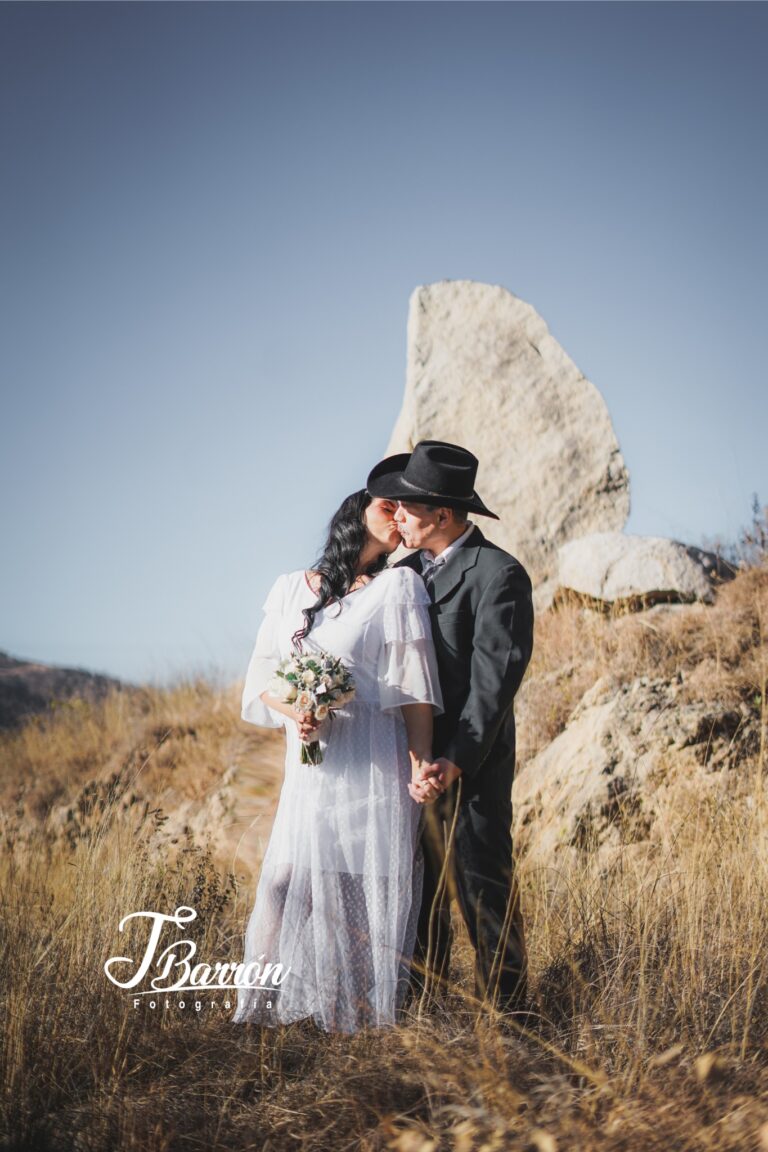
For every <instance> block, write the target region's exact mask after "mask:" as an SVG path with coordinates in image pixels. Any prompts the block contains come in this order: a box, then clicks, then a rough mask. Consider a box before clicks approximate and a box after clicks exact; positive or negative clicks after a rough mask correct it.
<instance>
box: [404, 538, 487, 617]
mask: <svg viewBox="0 0 768 1152" xmlns="http://www.w3.org/2000/svg"><path fill="white" fill-rule="evenodd" d="M484 539H485V537H484V536H483V534H482V532H481V531H480V529H479V528H478V527H477V525H475V527H474V531H472V532H470V534H469V536H468V537H467V539H466V540H465V542H464V543H463V544H462V545H461V547H460V548H459V550H458V552H456V554H455V555H453V556H451V557H450V559H449V560H448V563H447V564H445V565H443V566H442V567H440V568H438V569H437V572H436V573H435V578H434V580H433V581H432V592H433V596H432V602H433V603H434V604H437V603H438V601H439V600H444V599H445V597H446V596H448V595H449V594H450V593H451V592H453V590H454V588H455V587H456V585H457V584H460V583H461V581H462V580H463V579H464V573H465V572H467V571H468V570H469V569H470V568H473V567H474V566H475V564H476V563H477V557H478V554H479V552H480V547H481V545H482V543H483V540H484ZM419 567H421V565H419Z"/></svg>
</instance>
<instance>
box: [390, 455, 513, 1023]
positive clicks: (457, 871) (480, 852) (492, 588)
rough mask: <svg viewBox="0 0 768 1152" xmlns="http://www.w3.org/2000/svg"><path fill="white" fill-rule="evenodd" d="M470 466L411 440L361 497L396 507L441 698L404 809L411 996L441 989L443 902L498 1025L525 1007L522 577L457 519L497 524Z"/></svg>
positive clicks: (445, 958)
mask: <svg viewBox="0 0 768 1152" xmlns="http://www.w3.org/2000/svg"><path fill="white" fill-rule="evenodd" d="M477 465H478V461H477V458H476V457H475V456H473V455H472V453H471V452H468V451H467V449H465V448H461V447H459V446H458V445H456V444H446V443H444V442H442V441H439V440H422V441H420V442H419V443H418V444H417V445H416V447H415V448H414V450H413V452H411V453H401V454H399V455H396V456H390V457H388V458H387V459H386V460H382V461H381V462H380V463H379V464H377V465H376V467H375V468H374V469H373V471H372V472H371V473H370V475H369V477H368V481H367V488H368V491H369V492H370V494H371V495H372V496H381V497H385V498H388V499H392V500H397V501H398V509H397V512H396V513H395V517H394V518H395V521H396V523H397V524H398V527H399V529H400V534H401V536H402V537H403V543H404V544H405V545H406V547H408V548H413V549H418V551H414V552H412V553H411V554H410V555H409V556H406V557H405V558H404V559H403V560H401V561H400V564H402V565H408V566H409V567H411V568H413V569H415V571H416V572H419V573H420V574H421V575H422V576H423V578H424V582H425V585H426V587H427V589H428V591H429V595H430V598H431V600H432V606H431V608H430V615H431V618H432V633H433V637H434V643H435V649H436V652H437V662H438V670H439V674H440V686H441V689H442V693H443V706H444V713H443V715H441V716H437V717H436V718H435V727H434V755H435V756H436V760H435V762H434V764H432V765H431V766H430V767H429V768H428V769H426V770H425V771H424V772H423V773H422V776H421V778H420V779H419V780H417V781H416V782H415V783H413V784H412V785H411V786H410V790H411V795H412V797H413V799H414V800H416V801H418V802H419V803H427V804H432V803H433V802H434V804H433V808H432V809H431V810H429V811H428V812H427V817H428V819H427V820H426V821H425V832H424V835H423V839H422V843H423V848H424V888H423V896H422V904H421V911H420V916H419V926H418V937H417V943H416V950H415V953H414V966H413V967H414V977H413V979H414V986H415V988H416V989H417V990H418V988H419V987H420V986H421V983H420V981H421V980H423V979H425V978H426V979H427V980H428V981H429V982H430V983H432V982H434V981H437V982H438V983H444V982H445V980H446V978H447V974H448V962H449V959H450V948H451V916H450V896H451V894H454V895H456V897H457V899H458V903H459V907H460V909H461V913H462V917H463V919H464V923H465V924H466V927H467V931H468V932H469V936H470V939H471V941H472V944H473V947H474V949H475V992H476V994H477V995H478V997H480V998H483V997H485V996H486V995H487V996H488V997H489V998H490V999H492V1000H493V1001H494V1002H495V1003H496V1004H497V1006H498V1007H499V1008H501V1009H502V1010H507V1011H509V1010H515V1009H519V1008H523V1007H524V1006H525V1002H526V994H527V954H526V947H525V937H524V932H523V922H522V917H521V913H520V903H519V893H518V889H517V884H516V879H515V876H514V865H513V858H512V834H511V825H512V795H511V794H512V780H513V776H514V770H515V717H514V710H513V700H514V696H515V693H516V692H517V689H518V688H519V687H520V682H521V681H522V679H523V675H524V673H525V669H526V667H527V665H528V661H529V660H530V658H531V652H532V648H533V604H532V600H531V581H530V578H529V576H528V573H527V572H526V571H525V569H524V568H523V566H522V564H520V562H519V561H518V560H516V559H515V558H514V556H511V555H510V554H509V553H508V552H504V551H503V550H502V549H501V548H498V547H497V546H496V545H495V544H492V543H491V541H490V540H486V538H485V537H484V536H483V533H482V532H481V531H480V529H479V528H478V527H477V525H476V524H474V523H472V521H471V520H469V519H468V516H469V514H470V513H475V514H477V515H480V516H489V517H491V518H492V519H494V520H498V516H496V515H495V513H493V512H491V511H489V509H488V508H486V506H485V504H483V502H482V500H481V499H480V497H479V496H478V495H477V493H476V492H475V490H474V486H475V477H476V475H477ZM454 817H455V832H454V841H453V846H452V850H451V849H449V850H448V851H446V838H447V835H448V833H449V832H450V829H451V826H452V823H453V821H454ZM446 855H447V856H448V867H447V868H446V869H445V875H444V877H443V881H442V883H441V881H440V877H441V872H442V871H443V865H444V863H445V860H446Z"/></svg>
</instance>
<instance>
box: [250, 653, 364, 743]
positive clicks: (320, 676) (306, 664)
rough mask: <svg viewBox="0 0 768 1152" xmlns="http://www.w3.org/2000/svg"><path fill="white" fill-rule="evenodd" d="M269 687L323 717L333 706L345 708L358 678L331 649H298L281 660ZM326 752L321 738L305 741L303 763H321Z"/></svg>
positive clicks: (299, 709) (281, 697)
mask: <svg viewBox="0 0 768 1152" xmlns="http://www.w3.org/2000/svg"><path fill="white" fill-rule="evenodd" d="M267 691H268V692H269V693H270V695H272V696H276V697H277V699H278V700H282V701H283V703H285V704H293V707H294V708H295V710H296V711H297V712H311V713H312V715H313V716H314V717H315V719H316V720H318V721H323V720H325V718H326V717H327V716H328V715H329V714H330V712H331V709H332V708H341V707H342V705H344V704H346V703H348V701H350V700H351V699H352V698H353V697H354V695H355V681H354V679H353V677H352V673H351V672H350V670H349V668H347V667H346V665H345V664H344V663H343V662H342V661H341V660H337V659H336V657H335V656H331V655H330V654H329V653H328V652H322V651H319V652H310V653H306V654H304V653H294V655H293V656H289V657H288V658H287V659H286V660H281V661H280V664H279V665H278V667H277V669H276V671H275V674H274V676H273V677H272V680H271V681H270V683H269V685H268V687H267ZM322 761H323V753H322V750H321V748H320V744H319V742H318V741H317V740H313V741H312V742H311V743H310V744H305V743H304V742H303V741H302V745H301V762H302V764H321V763H322Z"/></svg>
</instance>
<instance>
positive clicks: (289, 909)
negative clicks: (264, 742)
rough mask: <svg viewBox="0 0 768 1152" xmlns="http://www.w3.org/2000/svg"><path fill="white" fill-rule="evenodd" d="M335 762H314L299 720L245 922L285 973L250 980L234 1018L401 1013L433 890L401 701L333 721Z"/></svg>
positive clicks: (389, 1019)
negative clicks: (303, 746) (302, 746)
mask: <svg viewBox="0 0 768 1152" xmlns="http://www.w3.org/2000/svg"><path fill="white" fill-rule="evenodd" d="M321 737H322V739H321V743H322V744H323V754H324V759H323V763H322V764H319V765H302V764H301V763H300V761H299V740H298V735H297V733H296V729H295V726H294V725H289V727H288V729H287V748H286V774H285V782H284V784H283V789H282V792H281V795H280V801H279V805H278V810H277V814H276V816H275V823H274V826H273V829H272V835H271V837H270V841H269V845H268V847H267V851H266V854H265V857H264V862H263V865H262V870H261V875H260V878H259V883H258V887H257V891H256V900H255V904H254V907H253V911H252V912H251V915H250V918H249V921H248V925H247V928H246V933H245V948H244V957H243V959H244V962H245V963H246V964H249V963H252V962H258V963H260V964H261V966H262V967H263V965H264V964H280V965H281V966H282V969H283V973H282V975H283V977H284V978H283V979H282V982H281V983H280V985H279V987H278V988H277V989H275V988H274V987H272V985H271V983H269V982H267V984H266V985H265V986H264V987H263V988H262V987H256V988H242V989H240V990H239V991H238V1003H237V1010H236V1012H235V1015H234V1017H233V1020H234V1021H243V1020H254V1021H256V1022H259V1023H263V1024H278V1023H289V1022H291V1021H294V1020H299V1019H302V1018H304V1017H307V1016H311V1017H313V1018H314V1019H315V1021H316V1023H317V1024H318V1025H319V1026H320V1027H322V1028H324V1029H326V1030H328V1031H342V1032H352V1031H355V1030H357V1029H358V1028H360V1027H362V1026H364V1025H373V1026H379V1025H385V1024H394V1023H395V1022H396V1018H397V1012H398V1009H399V1008H400V1006H401V1005H402V1002H403V999H404V997H405V993H406V990H407V985H408V973H409V966H410V960H411V957H412V954H413V948H414V944H415V937H416V925H417V920H418V911H419V904H420V900H421V888H422V876H423V859H422V855H421V849H420V848H419V846H418V832H419V821H420V818H421V809H420V807H419V806H418V805H417V804H415V803H414V801H413V800H412V799H411V797H410V796H409V794H408V791H407V784H408V780H409V779H410V762H409V757H408V748H407V740H406V733H405V724H404V722H403V719H402V715H401V714H400V713H399V712H382V711H381V708H380V706H379V705H378V704H376V705H374V704H372V703H366V702H364V701H357V700H356V701H353V702H352V703H351V704H349V705H348V706H347V707H346V708H345V709H343V710H341V711H340V712H338V713H337V714H336V717H335V719H334V720H333V722H332V723H330V722H326V724H324V725H323V729H322V730H321Z"/></svg>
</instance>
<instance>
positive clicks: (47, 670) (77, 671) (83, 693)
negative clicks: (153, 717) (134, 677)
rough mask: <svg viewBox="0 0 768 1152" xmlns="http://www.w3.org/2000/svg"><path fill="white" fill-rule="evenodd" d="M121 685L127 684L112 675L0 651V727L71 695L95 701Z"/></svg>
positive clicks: (32, 714) (22, 718)
mask: <svg viewBox="0 0 768 1152" xmlns="http://www.w3.org/2000/svg"><path fill="white" fill-rule="evenodd" d="M123 687H129V686H127V685H124V684H123V682H122V681H120V680H116V679H115V678H114V677H112V676H102V675H100V674H98V673H94V672H87V671H85V669H83V668H58V667H55V666H54V665H51V664H38V663H35V662H33V661H31V660H17V659H14V657H12V656H9V655H8V653H7V652H0V729H2V728H15V727H16V726H17V725H19V724H22V723H23V722H24V720H25V719H27V718H28V717H30V716H34V715H36V714H38V713H40V712H45V711H47V710H49V709H50V708H51V707H52V706H56V704H57V703H58V704H61V703H62V702H64V701H68V700H71V699H73V698H79V699H86V700H97V699H101V698H102V697H103V696H105V695H106V694H107V692H109V691H110V689H112V688H123Z"/></svg>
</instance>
